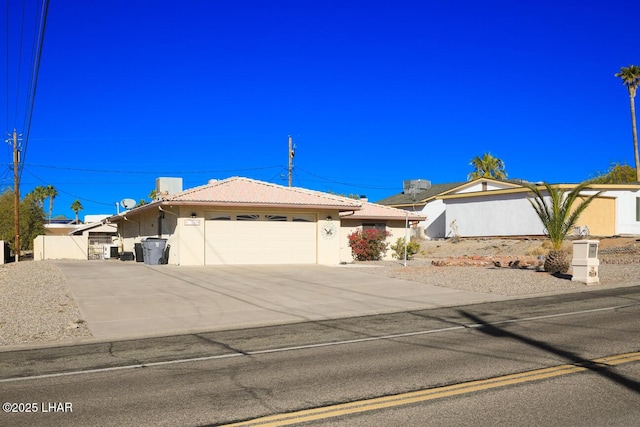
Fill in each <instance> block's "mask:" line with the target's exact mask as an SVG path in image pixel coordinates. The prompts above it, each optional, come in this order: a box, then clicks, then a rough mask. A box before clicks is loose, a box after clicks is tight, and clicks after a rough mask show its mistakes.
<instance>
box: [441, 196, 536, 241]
mask: <svg viewBox="0 0 640 427" xmlns="http://www.w3.org/2000/svg"><path fill="white" fill-rule="evenodd" d="M445 203H446V207H447V220H446V227H447V232H446V234H447V237H454V236H455V235H456V234H457V235H458V236H460V237H484V236H518V235H542V234H543V227H542V224H541V223H540V219H539V218H538V216H537V215H536V213H535V211H534V210H533V208H532V207H531V204H530V203H529V201H528V200H527V199H526V198H525V197H523V196H522V195H520V194H501V195H494V196H492V197H489V196H481V197H473V198H461V199H449V200H446V202H445ZM453 221H455V223H454V226H453V227H452V222H453ZM456 227H457V230H456Z"/></svg>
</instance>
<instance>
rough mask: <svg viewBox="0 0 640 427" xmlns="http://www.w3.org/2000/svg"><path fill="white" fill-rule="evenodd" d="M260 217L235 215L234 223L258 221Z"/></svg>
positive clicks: (256, 215)
mask: <svg viewBox="0 0 640 427" xmlns="http://www.w3.org/2000/svg"><path fill="white" fill-rule="evenodd" d="M258 220H260V215H258V214H238V215H236V221H258Z"/></svg>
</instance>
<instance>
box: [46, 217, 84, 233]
mask: <svg viewBox="0 0 640 427" xmlns="http://www.w3.org/2000/svg"><path fill="white" fill-rule="evenodd" d="M79 225H80V224H78V223H77V222H76V220H75V219H68V218H65V219H52V220H51V221H49V220H47V221H46V222H45V223H44V231H45V233H46V234H45V235H46V236H66V235H67V234H68V233H69V232H70V231H73V230H75V229H76V228H77V227H78V226H79Z"/></svg>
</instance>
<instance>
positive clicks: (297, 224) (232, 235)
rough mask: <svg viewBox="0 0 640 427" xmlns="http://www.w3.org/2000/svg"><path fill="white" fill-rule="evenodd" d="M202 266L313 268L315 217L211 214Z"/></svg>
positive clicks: (206, 224) (314, 261) (307, 215)
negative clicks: (292, 266) (301, 266)
mask: <svg viewBox="0 0 640 427" xmlns="http://www.w3.org/2000/svg"><path fill="white" fill-rule="evenodd" d="M205 234H206V235H205V245H206V248H205V264H206V265H219V264H315V263H316V222H315V215H309V214H304V215H291V214H254V213H238V214H235V213H231V214H225V213H222V214H219V213H216V214H211V215H209V219H207V220H206V223H205Z"/></svg>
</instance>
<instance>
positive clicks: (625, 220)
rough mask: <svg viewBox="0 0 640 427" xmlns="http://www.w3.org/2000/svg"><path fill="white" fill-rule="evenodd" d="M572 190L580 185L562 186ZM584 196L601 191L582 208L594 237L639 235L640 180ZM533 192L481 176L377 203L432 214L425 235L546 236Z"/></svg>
mask: <svg viewBox="0 0 640 427" xmlns="http://www.w3.org/2000/svg"><path fill="white" fill-rule="evenodd" d="M558 185H559V186H560V187H561V188H562V189H565V190H568V191H570V190H571V189H572V188H575V186H576V185H577V184H558ZM589 188H590V189H591V191H585V192H584V195H590V194H594V193H595V192H596V191H602V194H601V195H600V196H599V197H598V198H597V199H595V200H594V201H593V202H592V203H591V205H590V206H589V207H588V208H587V209H586V210H585V211H584V212H583V214H582V215H581V217H580V219H579V221H578V222H579V223H578V224H577V226H578V227H579V228H578V230H582V231H581V232H582V233H584V232H587V233H588V234H589V235H592V236H602V237H605V236H615V235H627V234H628V235H640V183H631V184H594V185H592V186H590V187H589ZM531 196H532V194H531V193H530V192H529V190H528V189H527V188H526V187H524V186H523V185H522V184H521V181H517V180H508V181H507V180H504V181H503V180H495V179H491V178H478V179H475V180H473V181H469V182H464V183H450V184H435V185H430V186H429V188H424V189H420V191H417V192H413V193H412V192H408V191H404V192H403V193H401V194H397V195H395V196H391V197H388V198H386V199H383V200H380V201H378V203H379V204H383V205H389V206H392V207H396V208H400V209H408V210H411V211H416V212H418V213H420V214H422V215H424V216H426V217H427V219H426V220H425V221H422V222H420V223H419V228H420V230H421V231H422V233H423V235H424V237H426V238H447V237H452V236H454V235H457V236H459V237H496V236H541V235H543V234H544V230H543V228H542V224H541V222H540V219H539V218H538V217H537V215H536V213H535V211H534V210H533V208H532V207H531V204H530V202H529V198H531Z"/></svg>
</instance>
